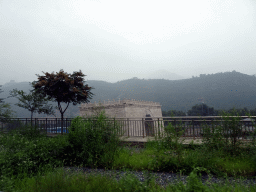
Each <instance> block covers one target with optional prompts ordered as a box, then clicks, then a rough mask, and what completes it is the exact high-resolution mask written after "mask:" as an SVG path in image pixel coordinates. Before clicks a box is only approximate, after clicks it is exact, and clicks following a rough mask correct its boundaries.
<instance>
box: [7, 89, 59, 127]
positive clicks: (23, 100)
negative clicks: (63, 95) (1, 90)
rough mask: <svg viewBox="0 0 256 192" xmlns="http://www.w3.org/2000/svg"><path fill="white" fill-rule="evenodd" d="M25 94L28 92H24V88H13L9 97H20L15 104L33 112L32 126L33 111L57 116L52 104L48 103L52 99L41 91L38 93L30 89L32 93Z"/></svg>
mask: <svg viewBox="0 0 256 192" xmlns="http://www.w3.org/2000/svg"><path fill="white" fill-rule="evenodd" d="M25 94H26V93H24V91H23V90H21V91H18V90H17V89H13V90H12V91H10V95H11V96H9V97H17V98H18V99H19V103H16V104H15V105H17V106H19V107H23V108H25V109H28V110H29V111H30V112H31V126H32V118H33V113H36V112H37V113H39V114H41V113H44V114H48V115H54V116H55V113H54V111H53V107H52V106H51V105H47V102H48V101H50V99H47V98H45V97H43V96H42V95H41V94H40V93H36V92H35V91H34V90H30V94H28V95H25ZM9 97H8V98H9ZM56 109H57V107H56Z"/></svg>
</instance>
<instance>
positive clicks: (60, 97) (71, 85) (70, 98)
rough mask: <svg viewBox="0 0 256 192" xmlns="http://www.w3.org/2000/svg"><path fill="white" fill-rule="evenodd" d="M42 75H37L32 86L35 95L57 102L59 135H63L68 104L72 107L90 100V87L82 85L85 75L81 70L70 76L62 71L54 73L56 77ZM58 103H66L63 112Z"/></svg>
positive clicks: (52, 74)
mask: <svg viewBox="0 0 256 192" xmlns="http://www.w3.org/2000/svg"><path fill="white" fill-rule="evenodd" d="M43 73H44V72H43ZM44 74H45V76H39V75H37V76H38V81H34V82H33V83H32V84H33V87H34V89H35V91H36V92H37V93H40V94H42V96H43V97H45V96H47V98H48V99H54V101H56V102H58V109H59V111H60V113H61V134H63V115H64V113H65V111H66V110H67V108H68V106H69V103H70V102H72V103H73V105H76V104H78V103H79V104H80V103H81V102H86V103H88V98H89V99H91V95H93V94H92V93H91V92H90V90H91V89H92V87H88V85H84V84H83V82H84V78H83V76H85V75H84V74H83V73H82V72H81V70H80V71H79V72H73V74H72V75H71V74H67V73H64V71H63V70H62V69H61V70H60V72H58V73H57V72H56V75H55V74H54V73H53V72H52V73H51V74H50V73H47V72H46V73H44ZM60 102H65V103H68V105H67V107H66V109H65V110H62V107H61V105H60Z"/></svg>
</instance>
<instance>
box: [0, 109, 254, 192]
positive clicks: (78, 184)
mask: <svg viewBox="0 0 256 192" xmlns="http://www.w3.org/2000/svg"><path fill="white" fill-rule="evenodd" d="M94 118H96V119H97V121H91V120H90V119H89V120H85V119H83V118H81V117H77V118H75V119H74V120H73V121H72V123H71V127H69V134H65V135H63V136H58V137H55V138H48V137H46V136H45V135H42V134H40V131H39V130H38V129H37V127H31V126H24V127H22V129H21V130H22V131H12V132H9V133H8V134H1V136H2V137H0V146H1V147H3V148H4V149H2V150H1V151H0V169H1V178H0V190H1V191H103V190H104V191H256V188H255V187H254V186H251V187H249V186H243V185H240V184H239V185H237V186H234V185H233V184H229V183H226V184H225V185H215V184H211V183H209V186H208V185H203V184H202V182H201V181H200V180H199V178H200V174H208V175H215V176H218V177H223V178H225V177H227V176H232V177H235V178H237V179H241V178H249V177H252V176H255V170H256V163H255V162H256V150H255V147H254V145H248V146H247V147H246V148H241V147H240V146H239V143H238V142H237V141H236V140H233V141H234V142H230V143H227V142H226V143H225V138H223V137H222V135H221V134H220V133H221V131H222V130H221V127H219V129H216V130H217V131H216V133H212V135H211V136H210V135H207V134H205V135H206V136H205V138H204V142H203V144H202V145H200V146H195V145H193V143H191V144H190V146H188V147H184V146H183V145H182V144H181V143H180V140H179V138H180V136H181V135H182V131H177V128H176V129H175V130H174V127H172V125H171V124H169V125H168V127H167V128H166V129H165V132H166V135H167V137H165V138H163V139H161V140H159V141H148V142H147V144H146V147H145V149H144V150H142V151H141V152H139V151H137V150H135V149H132V150H130V149H129V148H127V147H121V145H120V140H119V137H118V136H117V134H116V133H117V132H118V131H120V126H118V124H117V122H115V126H113V123H112V124H111V123H109V122H108V123H106V122H105V121H104V119H106V117H105V115H104V113H101V114H99V115H98V116H95V117H94ZM225 126H226V127H225V128H227V127H228V124H227V125H226V124H225ZM231 128H232V130H234V132H235V130H236V127H235V123H233V124H231ZM180 130H181V129H180ZM206 133H207V131H206ZM233 136H237V135H234V134H233ZM64 166H72V167H74V166H75V167H91V168H104V169H111V170H114V169H122V170H125V171H126V172H127V174H126V176H125V177H123V178H122V179H121V180H120V181H119V182H117V181H116V180H115V179H113V178H110V177H103V176H100V175H95V174H84V173H77V174H73V175H71V174H70V175H69V174H65V173H64V169H63V167H64ZM130 170H137V171H145V174H149V173H148V172H150V171H166V172H173V173H180V174H183V175H189V179H188V183H187V184H184V183H182V182H181V181H179V182H177V183H175V184H170V185H169V186H168V187H167V188H163V187H161V186H159V185H157V184H156V182H155V179H156V178H152V177H150V174H149V175H148V176H149V177H148V179H147V180H146V181H145V182H143V183H142V182H140V181H139V180H137V178H136V177H135V176H134V175H132V174H130V173H129V171H130ZM234 187H235V189H234Z"/></svg>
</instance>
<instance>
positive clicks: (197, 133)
mask: <svg viewBox="0 0 256 192" xmlns="http://www.w3.org/2000/svg"><path fill="white" fill-rule="evenodd" d="M240 118H241V120H240V121H239V126H240V128H241V139H245V140H247V139H250V138H249V137H248V136H249V133H250V132H254V131H255V127H254V122H255V120H256V116H252V117H250V118H251V119H248V116H241V117H240ZM244 118H247V119H244ZM10 120H11V122H9V123H2V122H0V123H1V124H0V125H1V126H0V127H1V129H2V131H3V130H5V131H9V130H13V129H17V127H19V126H20V125H21V124H22V125H30V124H31V123H32V125H37V126H39V127H41V128H42V129H47V132H48V130H50V129H51V130H53V131H54V133H56V134H58V130H57V127H61V118H33V119H32V122H31V119H30V118H12V119H10ZM72 120H73V118H64V119H63V127H64V128H65V129H63V132H66V128H67V127H69V126H71V122H72ZM96 121H97V120H95V119H94V120H93V122H96ZM106 121H108V122H111V123H112V125H114V126H117V125H118V124H119V125H120V126H121V132H118V134H119V135H120V136H121V133H122V132H124V136H127V137H132V136H133V137H134V136H135V137H143V138H144V137H148V136H155V135H162V136H164V135H163V134H164V128H165V127H167V126H168V124H169V123H171V124H172V125H173V126H174V128H175V129H176V130H178V128H181V129H182V130H184V134H183V135H182V137H193V138H194V139H195V138H198V137H202V136H203V134H204V127H205V125H208V126H210V128H211V131H212V132H213V131H214V129H215V128H216V127H217V126H224V123H223V117H221V116H206V117H198V116H196V117H195V116H185V117H142V118H109V119H107V120H106ZM230 121H231V120H230ZM92 125H93V123H92ZM94 125H95V124H94ZM63 132H61V134H63Z"/></svg>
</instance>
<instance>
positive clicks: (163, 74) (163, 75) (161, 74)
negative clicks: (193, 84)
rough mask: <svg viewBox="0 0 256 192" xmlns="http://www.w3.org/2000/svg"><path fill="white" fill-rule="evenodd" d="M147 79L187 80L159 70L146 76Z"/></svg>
mask: <svg viewBox="0 0 256 192" xmlns="http://www.w3.org/2000/svg"><path fill="white" fill-rule="evenodd" d="M145 79H166V80H180V79H186V78H185V77H182V76H180V75H177V74H175V73H171V72H170V71H167V70H158V71H155V72H153V73H150V74H149V75H147V76H145Z"/></svg>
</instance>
